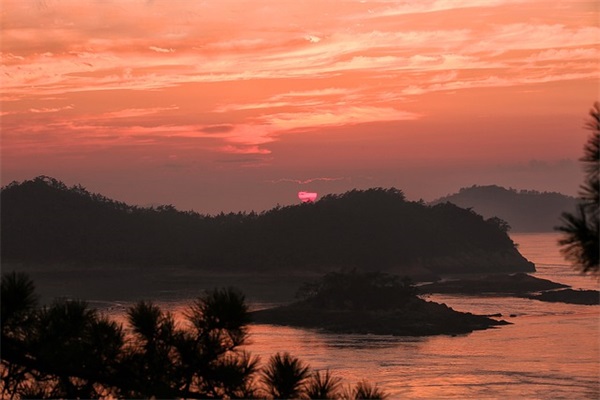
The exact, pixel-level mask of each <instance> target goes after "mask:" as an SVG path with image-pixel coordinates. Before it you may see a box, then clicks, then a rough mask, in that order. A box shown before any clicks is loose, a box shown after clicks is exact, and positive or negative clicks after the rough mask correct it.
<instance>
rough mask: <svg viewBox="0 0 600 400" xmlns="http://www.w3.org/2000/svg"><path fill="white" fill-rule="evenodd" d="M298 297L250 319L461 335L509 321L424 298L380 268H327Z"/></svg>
mask: <svg viewBox="0 0 600 400" xmlns="http://www.w3.org/2000/svg"><path fill="white" fill-rule="evenodd" d="M299 297H300V298H301V299H300V300H298V301H297V302H294V303H292V304H289V305H284V306H280V307H275V308H271V309H265V310H259V311H255V312H253V313H251V318H252V320H253V322H254V323H259V324H260V323H264V324H275V325H288V326H297V327H304V328H317V329H323V330H325V331H329V332H339V333H361V334H367V333H371V334H382V335H398V336H429V335H440V334H446V335H454V334H465V333H470V332H472V331H475V330H482V329H488V328H491V327H495V326H499V325H506V324H508V322H506V321H502V320H495V319H492V318H489V317H487V316H482V315H474V314H471V313H464V312H458V311H455V310H453V309H452V308H450V307H448V306H446V305H445V304H439V303H434V302H431V301H426V300H423V299H421V298H419V297H418V296H417V291H416V288H415V287H414V286H413V285H412V283H411V282H410V281H408V280H401V279H399V277H397V276H394V275H389V274H385V273H381V272H364V273H363V272H356V271H354V272H348V273H341V272H332V273H329V274H327V275H325V276H324V277H323V278H322V279H321V280H319V281H317V282H314V283H309V284H305V285H304V286H303V287H302V288H301V289H300V291H299Z"/></svg>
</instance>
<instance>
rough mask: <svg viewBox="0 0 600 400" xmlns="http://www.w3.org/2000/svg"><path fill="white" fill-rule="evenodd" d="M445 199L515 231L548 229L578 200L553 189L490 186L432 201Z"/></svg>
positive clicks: (547, 230) (548, 230) (463, 189)
mask: <svg viewBox="0 0 600 400" xmlns="http://www.w3.org/2000/svg"><path fill="white" fill-rule="evenodd" d="M445 202H450V203H452V204H456V205H457V206H459V207H463V208H472V209H473V210H474V211H475V212H477V213H478V214H481V215H482V216H483V217H484V218H491V217H498V218H501V219H503V220H505V221H506V222H508V224H509V225H510V227H511V228H512V231H514V232H550V231H553V230H554V227H555V226H557V225H560V216H561V214H562V213H563V212H565V211H569V212H571V211H573V210H574V209H575V206H576V204H577V199H576V198H575V197H570V196H565V195H563V194H560V193H555V192H552V193H550V192H537V191H535V190H521V191H516V190H514V189H505V188H503V187H501V186H495V185H491V186H471V187H470V188H462V189H460V190H459V191H458V193H455V194H452V195H448V196H445V197H442V198H440V199H437V200H435V201H433V202H431V204H441V203H445Z"/></svg>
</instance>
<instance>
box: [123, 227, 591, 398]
mask: <svg viewBox="0 0 600 400" xmlns="http://www.w3.org/2000/svg"><path fill="white" fill-rule="evenodd" d="M511 237H512V239H513V240H514V241H515V243H517V244H518V245H519V250H520V251H521V253H522V254H523V255H524V256H525V257H526V258H528V259H529V260H530V261H533V262H534V263H535V264H536V268H537V271H538V272H537V273H536V274H535V275H536V276H538V277H542V278H546V279H550V280H553V281H556V282H561V283H565V284H569V285H571V286H573V287H574V288H576V289H579V288H585V289H597V288H598V281H597V280H595V279H592V278H590V277H585V276H581V275H579V274H578V273H576V272H574V271H573V269H572V268H571V267H570V266H569V265H568V264H567V263H566V262H565V261H564V260H563V258H562V256H561V255H560V253H559V250H558V247H557V245H556V243H557V240H558V235H557V234H555V233H543V234H513V235H511ZM429 299H430V300H434V301H437V302H443V303H446V304H448V305H449V306H451V307H453V308H454V309H456V310H459V311H468V312H473V313H478V314H496V313H500V314H502V318H504V319H505V320H507V321H509V322H511V323H512V325H507V326H502V327H499V328H496V329H490V330H486V331H479V332H474V333H471V334H468V335H461V336H436V337H427V338H413V337H393V336H381V335H342V334H328V333H322V332H319V331H316V330H308V329H295V328H289V327H281V326H272V325H253V326H251V328H250V334H251V335H250V344H249V345H248V346H247V350H249V351H250V352H252V353H253V354H255V355H259V356H260V357H261V359H262V360H263V362H266V361H267V360H268V358H269V357H270V356H271V355H273V354H275V353H276V352H283V351H287V352H290V353H291V354H293V355H295V356H298V357H299V358H301V359H302V360H303V361H305V362H307V363H308V364H310V365H311V367H313V368H314V369H326V368H328V369H330V370H331V371H332V372H334V373H335V374H336V375H337V376H340V377H342V378H343V379H344V382H345V383H348V384H351V383H354V382H357V381H359V380H361V379H363V378H366V379H368V380H369V381H371V382H373V383H376V384H378V385H379V386H381V387H383V388H384V389H385V390H387V392H388V393H389V394H390V395H391V397H392V398H404V399H439V398H454V399H466V398H474V399H487V398H502V399H507V398H527V399H559V398H568V399H574V398H577V399H579V398H592V399H598V398H600V352H599V348H600V339H599V338H600V335H599V334H600V306H582V305H567V304H560V303H544V302H540V301H536V300H528V299H518V298H513V297H480V296H477V297H475V296H473V297H465V296H449V295H443V296H442V295H432V296H430V297H429ZM158 303H159V304H161V302H160V301H158ZM188 304H189V300H187V299H186V300H185V301H181V302H168V303H162V304H161V305H162V306H163V307H165V308H168V309H170V310H171V311H174V312H175V314H177V313H178V312H180V311H181V310H182V309H184V307H186V306H187V305H188ZM253 306H254V307H259V306H261V305H259V304H253ZM113 315H114V316H115V317H117V319H120V318H122V316H123V315H122V313H121V315H117V312H115V314H113ZM119 317H120V318H119Z"/></svg>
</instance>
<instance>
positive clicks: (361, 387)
mask: <svg viewBox="0 0 600 400" xmlns="http://www.w3.org/2000/svg"><path fill="white" fill-rule="evenodd" d="M343 397H344V398H346V399H356V400H359V399H365V400H367V399H385V398H387V395H386V393H385V392H384V391H383V390H381V389H380V388H379V387H377V386H376V385H372V384H370V383H369V382H367V381H365V380H362V381H359V382H358V383H357V384H356V385H355V386H354V387H351V388H348V389H347V390H346V391H345V393H344V395H343Z"/></svg>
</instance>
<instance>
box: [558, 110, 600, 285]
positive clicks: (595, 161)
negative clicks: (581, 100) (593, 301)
mask: <svg viewBox="0 0 600 400" xmlns="http://www.w3.org/2000/svg"><path fill="white" fill-rule="evenodd" d="M590 116H591V118H590V120H589V121H588V123H587V124H586V127H587V128H588V129H589V130H591V131H592V133H591V134H590V136H589V138H588V141H587V143H586V145H585V147H584V155H583V157H582V158H581V159H580V160H581V161H582V162H583V165H584V171H585V180H584V183H583V184H582V185H581V191H580V197H579V200H580V201H579V204H578V206H577V210H576V212H575V213H574V214H571V213H564V214H563V225H562V226H559V227H558V228H557V229H558V230H559V231H561V232H563V233H564V234H565V235H564V237H563V238H562V239H561V240H560V241H559V244H560V245H561V246H563V248H562V249H561V251H562V253H563V255H564V256H565V258H566V259H567V260H569V261H571V262H572V263H573V265H574V266H575V268H577V269H579V270H580V271H581V272H583V273H590V274H596V275H597V274H598V273H599V272H600V271H599V252H600V251H599V247H600V236H599V232H598V231H599V220H598V218H599V215H598V208H599V206H600V201H599V193H600V183H599V173H600V103H598V102H596V103H595V104H594V107H593V108H592V109H591V110H590Z"/></svg>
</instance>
